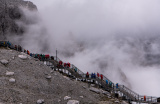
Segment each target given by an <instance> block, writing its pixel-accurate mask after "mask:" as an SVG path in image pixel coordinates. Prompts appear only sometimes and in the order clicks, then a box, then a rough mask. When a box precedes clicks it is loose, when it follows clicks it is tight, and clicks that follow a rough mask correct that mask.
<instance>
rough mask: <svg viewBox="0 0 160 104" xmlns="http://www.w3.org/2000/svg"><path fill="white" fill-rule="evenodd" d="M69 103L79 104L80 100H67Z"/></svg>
mask: <svg viewBox="0 0 160 104" xmlns="http://www.w3.org/2000/svg"><path fill="white" fill-rule="evenodd" d="M67 104H79V101H77V100H69V101H68V102H67Z"/></svg>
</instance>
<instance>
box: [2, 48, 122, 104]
mask: <svg viewBox="0 0 160 104" xmlns="http://www.w3.org/2000/svg"><path fill="white" fill-rule="evenodd" d="M22 56H27V57H22ZM0 59H1V60H0V62H1V63H0V92H1V94H0V104H36V102H37V101H38V102H43V100H44V102H45V104H74V103H73V102H72V101H74V100H76V101H78V102H79V103H80V104H114V103H117V104H125V102H121V101H120V100H118V99H115V98H113V97H112V96H111V94H109V93H107V92H105V94H106V95H104V94H102V93H101V90H99V89H96V90H98V91H100V93H99V94H98V93H95V92H92V91H90V90H91V89H92V87H91V88H90V87H88V84H87V83H83V82H80V81H76V80H75V79H74V80H73V79H70V78H68V77H66V76H63V75H62V74H60V73H59V72H57V71H53V70H52V69H51V68H49V67H48V66H46V65H44V63H43V62H40V61H39V60H37V59H34V58H32V57H30V56H28V55H26V54H24V53H20V52H17V51H15V50H10V49H4V48H0ZM48 77H51V79H50V78H48ZM93 89H94V88H93ZM67 102H68V103H67ZM69 102H72V103H69ZM79 103H77V104H79ZM39 104H41V103H39Z"/></svg>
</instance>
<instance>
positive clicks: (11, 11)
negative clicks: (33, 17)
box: [0, 0, 37, 40]
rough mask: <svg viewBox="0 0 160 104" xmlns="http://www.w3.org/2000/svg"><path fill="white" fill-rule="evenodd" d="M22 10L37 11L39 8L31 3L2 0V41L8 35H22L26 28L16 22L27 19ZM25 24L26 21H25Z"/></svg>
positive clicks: (0, 8)
mask: <svg viewBox="0 0 160 104" xmlns="http://www.w3.org/2000/svg"><path fill="white" fill-rule="evenodd" d="M20 8H26V9H28V10H32V11H33V10H37V7H36V6H35V5H34V4H33V3H32V2H29V1H23V0H0V39H1V40H2V39H5V38H6V34H12V35H22V34H23V33H24V32H25V29H24V27H20V26H18V25H17V24H16V20H20V19H21V18H25V17H24V14H23V12H22V10H21V9H20ZM23 22H24V23H25V20H24V19H23Z"/></svg>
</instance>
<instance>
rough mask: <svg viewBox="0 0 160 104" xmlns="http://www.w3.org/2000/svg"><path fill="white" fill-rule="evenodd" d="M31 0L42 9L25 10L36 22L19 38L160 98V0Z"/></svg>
mask: <svg viewBox="0 0 160 104" xmlns="http://www.w3.org/2000/svg"><path fill="white" fill-rule="evenodd" d="M31 1H33V2H34V3H35V4H36V5H37V6H38V10H39V11H38V13H35V12H34V13H33V12H30V11H27V10H23V11H24V12H25V14H26V16H27V19H29V20H32V21H34V23H33V24H28V25H25V27H26V28H27V33H26V34H25V35H24V36H22V37H18V38H19V40H21V41H20V42H21V44H22V46H24V47H25V48H27V49H29V50H30V51H31V52H37V53H49V54H51V55H55V50H56V49H57V50H58V57H59V58H60V59H62V60H65V61H66V62H71V63H73V64H74V65H75V66H77V67H78V68H79V69H81V70H82V71H84V72H87V71H89V72H100V73H103V74H104V75H105V76H107V77H108V78H109V79H111V80H112V81H113V82H115V83H116V82H118V83H121V84H124V85H126V86H128V87H130V88H131V89H133V90H134V91H135V92H137V93H139V94H142V95H143V94H144V95H152V96H160V93H159V92H160V89H159V86H160V81H159V80H160V76H159V73H160V66H159V64H160V54H159V53H160V41H159V40H160V38H159V33H160V21H159V18H160V12H159V10H160V6H159V4H160V1H159V0H141V1H139V0H115V1H113V0H101V1H99V0H69V1H68V0H45V1H42V0H31ZM17 24H19V25H24V24H21V23H20V22H18V21H17ZM15 40H17V38H16V39H15Z"/></svg>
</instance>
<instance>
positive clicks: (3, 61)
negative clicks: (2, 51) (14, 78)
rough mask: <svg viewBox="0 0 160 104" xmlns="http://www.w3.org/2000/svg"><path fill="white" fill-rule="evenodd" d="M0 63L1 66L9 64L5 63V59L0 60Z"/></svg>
mask: <svg viewBox="0 0 160 104" xmlns="http://www.w3.org/2000/svg"><path fill="white" fill-rule="evenodd" d="M0 62H1V63H2V64H3V65H7V64H8V63H9V61H7V60H6V59H2V60H0Z"/></svg>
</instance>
